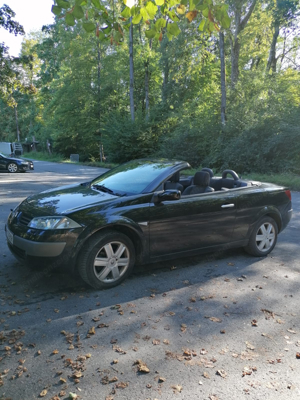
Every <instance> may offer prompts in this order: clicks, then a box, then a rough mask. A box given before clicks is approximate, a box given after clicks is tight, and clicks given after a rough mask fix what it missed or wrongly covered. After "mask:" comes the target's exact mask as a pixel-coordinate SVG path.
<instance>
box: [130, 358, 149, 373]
mask: <svg viewBox="0 0 300 400" xmlns="http://www.w3.org/2000/svg"><path fill="white" fill-rule="evenodd" d="M133 365H137V366H138V370H139V372H144V373H148V372H150V369H149V368H148V367H147V365H146V363H144V361H142V360H136V361H135V362H134V363H133Z"/></svg>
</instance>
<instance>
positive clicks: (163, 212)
mask: <svg viewBox="0 0 300 400" xmlns="http://www.w3.org/2000/svg"><path fill="white" fill-rule="evenodd" d="M235 218H236V201H235V198H234V197H233V196H232V194H230V192H229V191H226V192H212V193H202V194H197V195H191V196H183V197H181V199H180V200H174V201H164V202H161V203H159V204H154V203H151V204H150V257H151V258H152V257H158V256H162V255H167V254H175V253H179V252H182V251H193V250H200V249H204V248H209V247H212V246H218V245H223V244H225V243H228V242H230V241H231V240H232V234H233V229H234V225H235Z"/></svg>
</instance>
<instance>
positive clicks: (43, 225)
mask: <svg viewBox="0 0 300 400" xmlns="http://www.w3.org/2000/svg"><path fill="white" fill-rule="evenodd" d="M28 226H29V228H35V229H43V230H44V229H74V228H81V225H79V224H77V222H75V221H73V220H72V219H71V218H68V217H37V218H33V219H32V220H31V221H30V222H29V224H28Z"/></svg>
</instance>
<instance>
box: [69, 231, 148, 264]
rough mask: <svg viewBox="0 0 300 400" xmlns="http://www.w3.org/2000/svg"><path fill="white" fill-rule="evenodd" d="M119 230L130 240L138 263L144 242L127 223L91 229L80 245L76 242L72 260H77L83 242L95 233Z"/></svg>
mask: <svg viewBox="0 0 300 400" xmlns="http://www.w3.org/2000/svg"><path fill="white" fill-rule="evenodd" d="M111 231H115V232H119V233H122V234H123V235H126V236H127V237H128V238H129V239H130V240H131V241H132V244H133V246H134V249H135V257H136V264H138V263H140V262H142V261H143V257H142V255H143V252H144V250H145V243H144V241H143V238H142V236H141V233H138V232H137V231H136V230H135V229H133V228H132V227H129V226H128V225H123V224H113V225H107V226H104V227H101V228H100V229H95V230H93V231H92V232H91V233H90V234H89V235H87V236H86V237H85V238H84V239H82V240H81V241H80V245H79V243H78V246H77V248H76V252H75V253H74V254H73V257H72V258H73V260H75V261H76V260H77V259H78V256H79V254H80V253H81V251H82V249H83V248H84V246H85V244H86V243H87V241H89V240H90V239H92V238H93V237H94V236H95V235H98V234H99V233H103V234H104V233H106V232H111Z"/></svg>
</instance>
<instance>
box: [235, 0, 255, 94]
mask: <svg viewBox="0 0 300 400" xmlns="http://www.w3.org/2000/svg"><path fill="white" fill-rule="evenodd" d="M256 2H257V0H251V1H248V0H232V1H230V10H231V14H232V16H233V23H232V25H231V29H230V31H229V41H230V47H231V85H232V87H235V85H236V83H237V81H238V78H239V56H240V49H241V43H240V38H239V35H240V33H241V32H242V31H243V30H244V29H245V27H246V25H247V23H248V21H249V18H250V17H251V14H252V12H253V10H254V7H255V5H256Z"/></svg>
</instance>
